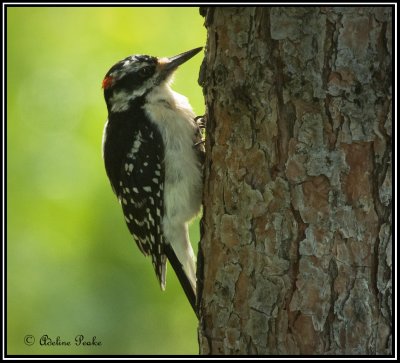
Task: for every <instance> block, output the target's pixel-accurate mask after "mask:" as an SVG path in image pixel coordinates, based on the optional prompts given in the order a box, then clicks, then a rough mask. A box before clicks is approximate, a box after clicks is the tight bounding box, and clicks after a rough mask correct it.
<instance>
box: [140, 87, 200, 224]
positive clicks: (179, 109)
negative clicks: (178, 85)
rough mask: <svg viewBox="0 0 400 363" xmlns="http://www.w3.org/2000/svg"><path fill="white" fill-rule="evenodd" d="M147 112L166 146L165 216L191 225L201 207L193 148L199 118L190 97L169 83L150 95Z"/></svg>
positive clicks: (175, 221) (148, 96)
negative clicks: (196, 116) (175, 89)
mask: <svg viewBox="0 0 400 363" xmlns="http://www.w3.org/2000/svg"><path fill="white" fill-rule="evenodd" d="M144 110H145V112H146V113H147V115H148V116H149V117H150V119H151V120H152V121H153V122H154V123H155V124H156V125H157V126H158V128H159V130H160V132H161V135H162V138H163V141H164V145H165V186H164V188H165V189H164V196H165V197H164V200H165V216H166V218H168V219H169V222H170V223H179V222H181V223H184V222H187V221H189V220H190V219H191V218H193V217H194V216H195V215H196V214H197V213H198V212H199V209H200V204H201V184H202V175H201V168H200V165H199V161H198V158H197V154H196V151H195V149H194V148H193V142H194V135H195V133H196V129H197V126H196V124H195V122H194V117H195V115H194V113H193V110H192V108H191V106H190V104H189V102H188V100H187V98H186V97H184V96H182V95H180V94H179V93H176V92H174V91H172V89H171V88H170V87H169V86H168V84H164V85H162V86H160V87H157V88H156V89H155V90H154V91H152V92H151V93H149V94H148V95H147V97H146V103H145V106H144ZM164 224H165V223H164Z"/></svg>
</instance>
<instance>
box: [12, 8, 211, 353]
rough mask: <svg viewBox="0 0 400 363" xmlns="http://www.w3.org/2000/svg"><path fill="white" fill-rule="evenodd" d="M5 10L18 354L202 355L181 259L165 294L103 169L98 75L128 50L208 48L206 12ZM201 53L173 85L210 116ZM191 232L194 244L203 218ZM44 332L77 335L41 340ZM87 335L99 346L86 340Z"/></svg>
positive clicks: (154, 52) (14, 320)
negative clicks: (81, 340)
mask: <svg viewBox="0 0 400 363" xmlns="http://www.w3.org/2000/svg"><path fill="white" fill-rule="evenodd" d="M6 11H7V345H8V347H7V348H8V349H7V353H8V354H197V352H198V344H197V322H196V318H195V316H194V314H193V312H192V310H191V307H190V305H189V303H188V302H187V301H186V298H185V295H184V293H183V292H182V291H181V289H180V286H179V282H178V281H177V279H176V277H175V275H174V273H173V271H172V268H171V267H169V274H168V279H167V290H166V292H164V293H162V292H161V290H160V287H159V286H158V284H157V280H156V277H155V274H154V272H153V269H152V266H151V262H150V259H149V258H145V257H144V256H143V255H142V254H141V253H140V252H139V250H138V248H137V247H136V244H135V243H134V241H133V240H132V238H131V236H130V234H129V232H128V229H127V227H126V226H125V222H124V218H123V215H122V211H121V208H120V205H119V204H118V202H117V199H116V197H115V196H114V195H113V193H112V191H111V187H110V185H109V182H108V180H107V178H106V174H105V171H104V167H103V160H102V156H101V139H102V132H103V126H104V122H105V119H106V116H107V115H106V107H105V103H104V100H103V94H102V90H101V81H102V79H103V77H104V75H105V73H106V72H107V71H108V69H109V68H110V67H111V66H112V65H113V64H114V63H115V62H116V61H118V60H120V59H122V58H124V57H126V56H128V55H131V54H151V55H155V56H172V55H175V54H178V53H181V52H183V51H186V50H189V49H192V48H195V47H198V46H202V45H204V44H205V40H206V30H205V28H204V27H203V18H202V17H201V16H200V15H199V12H198V8H195V7H187V8H160V7H158V8H127V7H124V8H106V7H103V8H84V7H82V8H78V7H76V8H74V7H53V8H52V7H39V8H32V7H31V8H30V7H14V8H7V9H6ZM202 57H203V55H202V53H200V54H199V55H197V56H196V57H194V58H193V59H192V60H190V61H189V62H188V63H186V64H185V65H184V66H182V67H181V69H180V70H179V71H178V72H177V75H176V77H175V84H174V89H175V90H176V91H178V92H180V93H182V94H185V95H186V96H187V97H188V98H189V99H190V101H191V104H192V106H193V108H194V110H195V112H196V113H197V114H199V115H200V114H203V112H204V104H203V97H202V92H201V88H200V87H199V86H198V84H197V79H198V73H199V67H200V64H201V61H202ZM191 239H192V242H194V244H195V246H194V247H195V249H196V250H197V242H198V241H199V234H198V222H197V223H194V224H193V225H192V227H191ZM44 334H47V335H48V336H49V337H51V338H52V339H54V340H55V339H56V338H57V336H59V337H60V338H61V339H62V340H65V341H71V342H72V345H71V346H70V347H59V346H55V347H51V346H40V344H39V340H40V337H41V336H42V335H44ZM78 334H83V335H84V336H85V338H87V339H88V340H91V339H92V337H93V336H96V340H97V341H101V342H102V346H100V347H90V346H86V347H82V346H81V347H76V346H75V345H74V337H75V336H76V335H78ZM26 335H33V336H34V337H35V339H36V342H35V343H34V344H33V345H32V346H28V345H26V344H24V337H25V336H26Z"/></svg>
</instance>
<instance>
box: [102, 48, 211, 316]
mask: <svg viewBox="0 0 400 363" xmlns="http://www.w3.org/2000/svg"><path fill="white" fill-rule="evenodd" d="M201 50H202V47H200V48H196V49H192V50H190V51H188V52H184V53H181V54H179V55H176V56H174V57H170V58H157V57H153V56H148V55H133V56H129V57H127V58H125V59H123V60H121V61H119V62H118V63H116V64H115V65H114V66H112V67H111V68H110V70H109V71H108V72H107V74H106V75H105V77H104V80H103V83H102V88H103V90H104V98H105V101H106V105H107V110H108V119H107V122H106V125H105V128H104V133H103V158H104V164H105V169H106V173H107V176H108V178H109V180H110V183H111V187H112V189H113V191H114V193H115V194H116V196H117V197H118V200H119V202H120V204H121V206H122V210H123V213H124V217H125V221H126V224H127V226H128V228H129V231H130V233H131V234H132V236H133V238H134V240H135V241H136V244H137V246H138V247H139V249H140V251H141V252H142V253H143V254H144V255H145V256H147V255H150V256H151V260H152V264H153V268H154V270H155V273H156V276H157V279H158V281H159V283H160V286H161V289H162V290H165V287H166V272H167V266H166V262H167V259H168V260H169V262H170V264H171V265H172V267H173V269H174V270H175V273H176V274H177V277H178V279H179V281H180V283H181V285H182V287H183V290H184V291H185V293H186V296H187V298H188V300H189V302H190V304H191V305H192V307H193V309H194V311H195V313H196V257H195V255H194V252H193V249H192V245H191V243H190V239H189V233H188V222H189V221H190V220H191V219H192V218H193V217H194V216H196V214H198V213H199V211H200V206H201V197H202V160H203V156H204V146H203V144H202V142H201V132H200V126H199V122H198V121H197V118H196V117H195V115H194V113H193V110H192V107H191V106H190V104H189V102H188V100H187V98H186V97H184V96H183V95H180V94H179V93H176V92H174V91H173V90H172V89H171V83H172V75H173V74H174V71H175V70H176V69H177V68H178V66H180V65H181V64H183V63H184V62H186V61H187V60H189V59H190V58H192V57H193V56H194V55H196V54H197V53H199V52H200V51H201ZM196 314H197V313H196Z"/></svg>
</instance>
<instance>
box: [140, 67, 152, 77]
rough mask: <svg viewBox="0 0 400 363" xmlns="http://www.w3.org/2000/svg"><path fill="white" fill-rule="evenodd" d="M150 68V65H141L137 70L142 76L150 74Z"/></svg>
mask: <svg viewBox="0 0 400 363" xmlns="http://www.w3.org/2000/svg"><path fill="white" fill-rule="evenodd" d="M151 71H152V68H151V67H143V68H142V69H141V70H139V74H140V75H141V76H142V77H147V76H149V75H150V74H151Z"/></svg>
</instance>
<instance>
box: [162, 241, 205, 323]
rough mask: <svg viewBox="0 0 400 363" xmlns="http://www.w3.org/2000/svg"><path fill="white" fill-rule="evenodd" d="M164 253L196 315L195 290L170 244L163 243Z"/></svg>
mask: <svg viewBox="0 0 400 363" xmlns="http://www.w3.org/2000/svg"><path fill="white" fill-rule="evenodd" d="M165 254H166V255H167V258H168V260H169V262H170V263H171V266H172V268H173V269H174V271H175V274H176V276H177V277H178V280H179V282H180V284H181V286H182V288H183V291H184V292H185V294H186V297H187V298H188V300H189V302H190V305H191V306H192V308H193V311H194V313H195V314H196V316H197V317H198V313H197V306H196V290H195V287H194V286H193V284H192V282H191V281H190V279H189V277H188V275H187V273H186V272H185V271H184V269H183V266H182V264H181V263H180V262H179V260H178V257H177V256H176V254H175V252H174V251H173V249H172V247H171V245H169V244H166V245H165Z"/></svg>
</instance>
